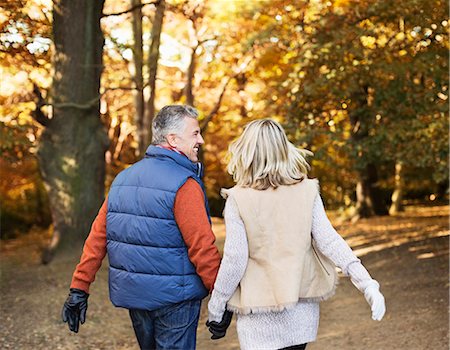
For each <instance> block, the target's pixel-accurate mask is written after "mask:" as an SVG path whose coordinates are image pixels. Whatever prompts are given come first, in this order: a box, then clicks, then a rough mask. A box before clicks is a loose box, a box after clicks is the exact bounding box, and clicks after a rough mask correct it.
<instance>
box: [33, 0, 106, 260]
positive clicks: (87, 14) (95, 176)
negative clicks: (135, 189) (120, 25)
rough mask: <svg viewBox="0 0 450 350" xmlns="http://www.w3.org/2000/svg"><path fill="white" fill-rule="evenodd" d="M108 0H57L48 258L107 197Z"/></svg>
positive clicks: (47, 168)
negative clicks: (102, 103)
mask: <svg viewBox="0 0 450 350" xmlns="http://www.w3.org/2000/svg"><path fill="white" fill-rule="evenodd" d="M103 3H104V0H96V1H87V0H55V1H54V2H53V6H54V7H53V35H54V44H55V56H54V78H53V87H52V91H53V118H52V119H51V120H50V123H49V124H48V126H47V127H46V128H45V131H44V132H43V135H42V138H41V143H40V149H39V159H40V167H41V172H42V175H43V180H44V182H45V185H46V189H47V191H48V194H49V201H50V208H51V212H52V219H53V225H54V235H53V239H52V243H51V245H50V247H49V248H48V249H47V250H46V251H45V252H44V255H43V262H44V263H47V262H49V261H50V260H51V258H52V256H53V253H54V252H55V249H56V247H59V248H65V247H72V246H73V244H76V243H78V242H82V241H83V240H84V238H85V237H86V235H87V233H88V232H89V227H90V225H91V223H92V220H93V219H94V217H95V215H96V213H97V211H98V209H99V207H100V205H101V202H102V200H103V198H104V179H105V159H104V154H105V150H106V145H107V137H106V133H105V131H104V129H103V127H102V124H101V122H100V118H99V87H100V75H101V72H102V51H103V34H102V31H101V29H100V16H101V14H102V9H103Z"/></svg>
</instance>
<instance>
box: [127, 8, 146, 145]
mask: <svg viewBox="0 0 450 350" xmlns="http://www.w3.org/2000/svg"><path fill="white" fill-rule="evenodd" d="M141 4H142V1H141V0H131V6H132V7H137V8H136V9H135V10H134V11H133V17H132V27H133V39H134V40H133V64H134V82H135V84H136V90H135V91H134V99H135V109H136V111H135V123H136V125H137V128H138V130H137V136H138V143H139V145H140V144H141V142H142V141H141V140H143V138H144V136H143V131H144V116H145V100H144V76H143V67H144V52H143V42H142V7H140V5H141ZM144 147H146V145H143V146H142V147H139V150H141V149H142V148H144Z"/></svg>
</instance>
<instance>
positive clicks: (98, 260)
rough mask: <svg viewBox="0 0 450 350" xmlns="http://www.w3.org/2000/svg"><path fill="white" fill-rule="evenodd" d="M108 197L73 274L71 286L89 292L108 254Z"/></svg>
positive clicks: (93, 224)
mask: <svg viewBox="0 0 450 350" xmlns="http://www.w3.org/2000/svg"><path fill="white" fill-rule="evenodd" d="M107 211H108V198H106V199H105V201H104V202H103V205H102V207H101V208H100V210H99V212H98V215H97V217H96V218H95V220H94V222H93V223H92V227H91V231H90V232H89V236H88V238H87V239H86V242H85V243H84V247H83V253H82V254H81V259H80V262H79V264H78V265H77V267H76V268H75V272H74V273H73V276H72V282H71V284H70V288H77V289H81V290H84V291H85V292H86V293H89V287H90V285H91V283H92V282H94V280H95V275H96V273H97V271H98V270H99V269H100V267H101V266H102V261H103V258H104V257H105V255H106V213H107Z"/></svg>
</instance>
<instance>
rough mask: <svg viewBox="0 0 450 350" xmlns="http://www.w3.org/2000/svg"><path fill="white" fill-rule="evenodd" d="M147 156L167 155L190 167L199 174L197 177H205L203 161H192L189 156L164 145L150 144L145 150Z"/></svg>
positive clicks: (158, 156)
mask: <svg viewBox="0 0 450 350" xmlns="http://www.w3.org/2000/svg"><path fill="white" fill-rule="evenodd" d="M145 157H148V158H149V157H156V158H160V157H166V158H170V159H172V160H173V161H175V162H176V163H177V164H179V165H181V166H182V167H184V168H186V169H189V170H190V171H192V172H193V173H194V174H196V175H197V177H199V178H202V177H203V166H202V164H201V163H194V162H192V161H191V160H190V159H189V158H188V157H186V156H185V155H183V154H181V153H178V152H175V151H173V150H170V149H167V148H163V147H158V146H153V145H150V146H149V147H148V148H147V151H146V152H145Z"/></svg>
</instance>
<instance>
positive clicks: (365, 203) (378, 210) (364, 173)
mask: <svg viewBox="0 0 450 350" xmlns="http://www.w3.org/2000/svg"><path fill="white" fill-rule="evenodd" d="M377 181H378V174H377V168H376V166H375V165H374V164H368V165H367V166H366V167H365V168H364V169H363V170H360V171H359V178H358V182H357V184H356V214H355V216H354V217H353V220H357V219H359V218H367V217H371V216H374V215H386V214H387V213H388V212H387V209H386V206H385V205H384V203H383V196H382V193H381V191H380V189H379V188H378V187H377V186H376V183H377Z"/></svg>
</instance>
